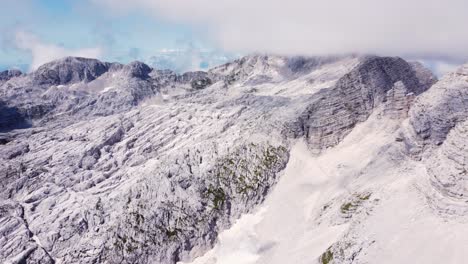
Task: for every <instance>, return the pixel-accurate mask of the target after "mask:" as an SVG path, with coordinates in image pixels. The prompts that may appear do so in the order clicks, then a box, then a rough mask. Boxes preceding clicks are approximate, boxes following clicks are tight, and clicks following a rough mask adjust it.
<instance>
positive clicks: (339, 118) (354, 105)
mask: <svg viewBox="0 0 468 264" xmlns="http://www.w3.org/2000/svg"><path fill="white" fill-rule="evenodd" d="M420 76H421V75H418V74H417V71H416V70H415V69H414V68H413V67H412V66H411V65H410V64H409V63H407V62H406V61H404V60H403V59H400V58H380V57H369V58H364V59H363V60H362V61H361V62H360V64H359V65H358V66H357V67H356V68H354V69H353V70H352V71H350V72H349V73H347V74H346V75H344V76H343V77H342V78H340V79H339V80H338V81H337V83H336V85H335V87H332V88H329V89H325V90H322V91H320V92H319V93H318V95H314V97H313V98H312V102H311V104H310V106H308V108H307V109H306V110H305V111H304V113H303V114H302V115H301V117H300V118H299V120H298V121H296V123H295V124H293V125H292V128H290V130H291V132H292V134H293V136H295V137H302V136H304V137H305V138H306V139H307V141H308V143H309V146H310V147H311V148H313V149H317V150H320V149H324V148H328V147H332V146H335V145H336V144H338V143H339V142H340V141H341V140H342V139H343V138H344V137H345V136H346V135H347V134H348V133H349V132H350V131H351V130H352V129H353V127H354V126H355V125H356V124H357V123H359V122H363V121H365V120H366V119H367V118H368V117H369V115H370V114H371V113H372V112H373V110H374V109H375V108H377V107H379V106H380V105H383V104H385V108H386V113H388V114H389V115H390V116H392V117H393V118H398V117H405V116H406V114H407V111H408V110H409V107H410V105H411V102H412V100H413V99H414V96H415V95H419V94H421V93H422V92H424V91H425V90H427V89H428V88H429V87H430V85H431V84H432V83H433V81H431V80H433V77H432V76H423V77H424V79H419V77H420ZM428 77H429V78H428Z"/></svg>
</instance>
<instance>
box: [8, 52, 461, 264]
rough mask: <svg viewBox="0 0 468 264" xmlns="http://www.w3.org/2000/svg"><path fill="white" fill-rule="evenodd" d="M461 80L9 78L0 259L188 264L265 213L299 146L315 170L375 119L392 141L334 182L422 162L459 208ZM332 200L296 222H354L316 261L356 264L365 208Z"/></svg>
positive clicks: (88, 66)
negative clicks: (238, 225)
mask: <svg viewBox="0 0 468 264" xmlns="http://www.w3.org/2000/svg"><path fill="white" fill-rule="evenodd" d="M462 73H463V69H461V70H460V71H459V72H457V73H455V74H454V75H450V76H449V77H447V78H448V79H443V80H442V81H440V82H439V83H437V84H436V85H434V86H433V87H432V88H429V87H430V86H431V85H432V84H433V83H434V82H435V81H436V80H435V77H433V76H432V75H431V74H430V73H428V71H427V70H425V69H424V68H423V67H422V66H421V65H418V64H412V63H408V62H406V61H404V60H403V59H400V58H390V57H325V58H305V57H294V58H288V57H280V56H266V55H265V56H248V57H245V58H243V59H240V60H237V61H234V62H232V63H229V64H226V65H223V66H219V67H216V68H214V69H212V70H210V71H208V72H190V73H184V74H175V73H173V72H171V71H162V70H157V69H152V68H150V67H149V66H147V65H145V64H143V63H140V62H133V63H130V64H128V65H120V64H113V63H105V62H100V61H97V60H92V59H83V58H65V59H62V60H59V61H55V62H51V63H48V64H46V65H44V66H42V67H40V68H39V69H38V70H37V71H36V72H33V73H30V74H27V75H19V74H18V75H15V77H12V78H10V79H8V80H5V81H4V83H2V84H1V86H0V101H1V102H2V103H1V104H0V108H1V109H2V111H1V112H0V113H1V114H0V128H1V129H2V131H3V132H2V133H1V135H0V159H1V162H0V187H1V188H0V197H2V201H3V202H1V203H0V221H1V223H2V226H3V228H2V232H1V234H0V236H1V238H0V248H1V250H0V260H2V261H3V262H8V261H9V262H25V261H26V262H28V263H54V262H55V263H57V262H62V263H101V262H102V263H177V262H179V261H190V260H192V259H194V258H195V257H197V256H200V255H203V254H204V253H205V252H206V251H208V250H209V249H210V248H212V247H213V246H214V245H215V244H216V243H217V241H218V240H217V237H218V234H219V233H220V232H222V231H223V230H225V229H228V228H229V227H231V226H232V225H233V224H234V223H235V221H236V220H237V219H238V218H240V217H242V216H243V215H245V214H248V213H252V212H254V211H255V209H256V208H258V207H259V206H261V205H262V204H263V203H264V202H265V200H267V201H268V199H269V197H270V195H271V193H272V192H274V191H275V188H276V187H275V186H276V185H277V183H278V181H281V179H282V177H283V176H284V175H285V173H286V172H287V171H289V170H287V169H286V172H285V168H287V167H288V166H291V165H290V164H291V163H290V158H291V155H292V154H294V155H296V154H297V153H296V152H294V153H292V152H291V149H293V147H292V146H293V145H294V142H296V141H298V140H301V139H303V140H305V142H306V143H307V147H308V150H309V151H313V152H315V153H316V154H317V158H318V159H320V157H325V158H326V157H328V156H327V155H329V154H327V153H330V152H331V153H332V154H333V155H338V154H339V153H348V152H349V151H350V150H349V149H346V146H347V144H348V143H346V142H347V141H352V140H353V138H356V137H358V136H357V135H359V133H360V132H359V131H365V133H364V132H362V133H363V134H366V133H367V134H372V133H377V134H378V132H379V129H378V128H376V127H377V126H376V125H375V126H376V127H374V126H370V125H369V124H374V123H373V122H377V121H375V120H380V121H378V122H381V123H378V124H387V123H388V124H392V129H391V132H388V134H385V135H386V136H388V137H387V138H386V140H385V142H384V143H385V144H383V143H382V144H381V142H380V143H379V142H377V143H378V144H375V145H376V146H374V147H372V148H369V149H372V152H369V153H370V154H369V157H367V156H366V159H365V160H366V161H369V164H367V163H366V164H367V165H369V167H366V166H364V165H363V166H362V167H359V168H356V169H352V170H351V169H348V167H347V166H350V168H351V167H352V166H353V165H352V164H353V163H356V160H352V162H351V161H349V164H348V163H346V160H347V159H348V158H349V156H346V155H344V156H343V164H336V166H335V167H336V168H335V167H333V170H332V171H333V172H335V170H336V174H337V175H338V174H339V175H341V174H346V175H347V176H349V177H350V178H349V179H350V180H349V181H352V180H353V179H354V178H352V177H354V175H367V174H366V171H367V170H370V169H369V168H370V167H372V166H377V165H376V164H380V163H379V162H381V159H383V157H385V158H389V159H390V157H392V159H401V160H404V161H405V162H418V163H417V164H419V165H420V166H427V168H428V175H431V176H430V178H429V179H430V181H427V182H430V183H431V184H432V185H431V186H434V188H427V189H424V190H426V193H428V194H429V193H431V192H440V193H442V194H444V195H446V196H447V197H458V198H457V199H462V198H461V197H462V195H465V194H466V190H465V189H466V188H465V187H464V186H463V184H459V183H460V182H463V181H464V180H465V178H466V177H464V175H465V174H464V173H463V171H464V168H463V166H464V164H465V163H464V161H463V158H464V157H465V156H466V155H465V154H464V153H465V152H466V149H464V147H463V144H461V142H463V140H464V137H465V136H466V131H465V130H466V129H465V127H464V123H466V122H464V121H465V116H466V105H467V104H466V100H464V99H463V96H459V95H460V94H461V95H463V92H464V90H463V89H462V87H464V86H463V85H462V84H464V82H465V80H464V79H463V78H465V76H464V75H463V74H462ZM366 126H369V127H370V128H369V129H368V130H363V128H362V127H366ZM20 128H21V129H20ZM369 140H372V139H369ZM343 142H344V143H343ZM425 146H431V148H430V150H428V149H429V148H427V147H425ZM340 151H343V152H340ZM346 151H348V152H346ZM429 151H430V152H429ZM337 153H338V154H337ZM379 153H386V154H382V155H381V154H379ZM429 156H431V157H432V156H433V157H438V158H437V159H436V160H435V161H430V159H429V158H426V157H429ZM407 157H408V159H407ZM415 157H417V158H422V161H417V159H415ZM295 158H296V156H295ZM465 158H466V157H465ZM401 160H400V161H401ZM332 163H333V162H328V161H327V162H324V163H323V164H322V163H317V164H322V165H327V166H329V165H330V164H332ZM288 164H289V165H288ZM370 164H372V165H370ZM392 164H393V163H392ZM384 165H385V164H384ZM419 165H418V166H419ZM385 166H387V165H385ZM385 166H383V167H382V169H384V168H386V167H385ZM399 166H400V165H398V162H395V168H396V167H398V168H400V167H399ZM444 168H446V169H444ZM304 173H305V172H304ZM315 173H317V175H318V174H320V173H321V172H320V171H319V170H318V169H317V171H315V170H314V175H315ZM288 177H291V176H288ZM343 177H344V176H343ZM363 177H364V176H363ZM369 177H370V176H369ZM305 178H307V177H305ZM332 178H333V177H332ZM392 179H393V178H392ZM345 182H346V181H345ZM340 184H345V183H342V182H340ZM340 184H338V185H340ZM308 186H309V185H307V184H305V185H304V186H302V187H301V188H299V190H298V191H297V192H298V193H303V192H304V191H303V189H304V188H306V189H307V188H309V187H308ZM349 188H350V189H351V190H353V191H354V189H353V188H354V185H350V187H349ZM372 188H376V187H375V186H372ZM280 190H281V188H280ZM334 190H335V189H334ZM373 190H374V189H373ZM335 191H336V197H335V196H334V195H335V193H329V194H327V195H328V196H327V195H324V197H325V196H327V197H329V199H330V200H329V201H325V203H324V204H317V205H316V206H319V207H320V206H324V205H327V206H328V207H327V208H330V210H331V211H327V210H325V209H323V210H321V211H320V212H318V214H317V215H316V216H314V217H315V218H316V219H319V220H317V221H316V220H314V221H312V220H310V219H309V220H307V221H312V222H311V225H312V226H315V225H319V224H318V222H320V223H326V224H331V225H341V224H346V225H348V224H349V226H351V227H352V228H351V229H350V231H349V233H347V236H345V237H343V238H337V239H338V240H337V241H331V242H333V247H330V252H329V253H327V254H326V257H327V258H328V257H329V256H330V255H329V254H332V258H333V256H335V261H336V262H337V263H351V262H352V258H351V256H352V255H353V254H356V251H358V250H360V251H362V250H366V249H367V248H365V246H366V245H367V244H366V243H364V242H363V241H362V239H361V238H360V237H359V238H355V239H354V238H352V235H356V234H358V233H353V232H355V231H356V229H355V228H357V227H359V223H361V222H353V221H354V220H352V219H357V220H359V219H361V218H359V217H361V216H356V217H354V218H353V217H352V216H353V215H354V214H355V213H356V214H357V215H359V214H360V213H362V219H364V216H363V215H365V212H368V211H366V210H367V209H366V210H364V209H362V211H360V210H361V209H358V208H360V206H361V205H362V206H364V207H365V208H367V207H368V208H371V207H372V203H368V202H366V201H367V200H368V199H369V197H367V195H368V193H367V192H365V193H362V194H361V192H359V193H356V194H353V195H352V197H347V196H346V197H345V196H343V194H342V192H341V191H337V190H335ZM356 191H357V189H356ZM359 191H361V189H359ZM286 193H287V192H286ZM376 196H378V195H376ZM273 197H275V196H273ZM332 197H334V198H332ZM366 197H367V198H366ZM382 197H384V196H383V195H382ZM345 200H346V201H348V203H349V204H351V205H349V206H345V207H344V209H342V210H343V212H341V211H340V209H339V208H340V206H341V204H340V203H341V202H344V201H345ZM444 201H445V200H444V199H442V200H437V202H436V201H435V200H434V202H432V203H431V204H433V205H437V206H439V207H443V206H444V204H446V203H444ZM294 202H298V201H292V203H294ZM376 203H377V202H376ZM272 206H273V205H272ZM273 207H274V206H273ZM298 208H302V207H301V206H298ZM311 208H312V207H311ZM317 208H318V207H317ZM335 209H336V210H337V212H335V211H333V210H335ZM350 219H351V220H350ZM362 219H361V220H362ZM357 220H356V221H357ZM328 221H330V222H328ZM363 221H364V220H363ZM301 226H302V225H301ZM280 228H281V227H280ZM300 233H301V232H298V234H300ZM349 241H351V242H352V246H350V247H349V248H348V249H347V251H346V250H345V251H343V253H342V254H341V250H340V249H342V248H343V245H345V244H346V243H347V242H349ZM330 245H331V244H329V245H328V246H330ZM272 247H274V246H272ZM348 251H349V252H348ZM265 252H267V250H265ZM259 254H260V253H259ZM333 254H334V255H333ZM340 254H341V255H340ZM350 261H351V262H350ZM265 263H266V262H265Z"/></svg>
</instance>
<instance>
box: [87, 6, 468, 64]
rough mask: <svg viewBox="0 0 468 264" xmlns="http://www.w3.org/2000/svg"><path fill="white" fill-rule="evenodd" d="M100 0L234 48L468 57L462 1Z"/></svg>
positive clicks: (299, 52) (427, 56)
mask: <svg viewBox="0 0 468 264" xmlns="http://www.w3.org/2000/svg"><path fill="white" fill-rule="evenodd" d="M93 1H94V2H96V3H98V4H101V5H103V6H106V7H109V8H111V9H113V10H117V11H118V12H126V11H127V12H128V10H131V11H135V10H139V11H142V12H150V13H152V14H153V15H154V16H156V17H158V18H161V17H164V18H165V19H167V20H169V21H173V22H180V23H190V24H192V25H195V27H198V28H203V32H205V33H206V34H207V35H208V36H209V37H211V38H213V40H215V41H216V43H217V44H218V45H219V46H220V47H222V48H224V49H226V50H235V51H242V52H255V51H262V52H273V53H280V54H310V55H324V54H343V53H345V54H346V53H372V54H385V55H397V56H405V57H418V58H432V59H434V58H443V59H445V60H466V59H467V58H468V50H466V48H465V47H466V46H467V45H468V35H467V34H465V32H466V29H465V25H466V24H467V23H468V17H467V16H466V15H465V10H467V8H468V3H467V2H466V1H461V0H448V1H440V0H425V1H422V0H415V1H403V0H395V1H375V0H360V1H338V0H330V1H318V0H313V1H306V0H291V1H288V2H287V3H286V2H284V1H279V0H255V1H237V0H236V1H234V0H224V1H209V0H195V1H182V0H156V1H150V0H136V1H132V3H129V2H128V1H123V0H112V1H111V0H93ZM143 10H144V11H143Z"/></svg>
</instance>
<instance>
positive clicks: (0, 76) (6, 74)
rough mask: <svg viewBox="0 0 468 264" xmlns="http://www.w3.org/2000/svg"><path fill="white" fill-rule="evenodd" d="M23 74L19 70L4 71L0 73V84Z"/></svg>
mask: <svg viewBox="0 0 468 264" xmlns="http://www.w3.org/2000/svg"><path fill="white" fill-rule="evenodd" d="M22 74H23V73H22V72H21V71H20V70H15V69H12V70H6V71H2V72H0V84H1V83H3V82H6V81H8V80H10V79H11V78H14V77H18V76H21V75H22Z"/></svg>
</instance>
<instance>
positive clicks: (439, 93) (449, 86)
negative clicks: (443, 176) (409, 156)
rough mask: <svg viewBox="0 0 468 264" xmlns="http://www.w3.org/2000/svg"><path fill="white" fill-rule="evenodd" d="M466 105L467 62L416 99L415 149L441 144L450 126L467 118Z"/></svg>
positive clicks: (413, 121)
mask: <svg viewBox="0 0 468 264" xmlns="http://www.w3.org/2000/svg"><path fill="white" fill-rule="evenodd" d="M467 105H468V66H467V65H464V66H462V67H461V68H460V69H458V70H457V71H456V72H454V73H450V74H448V75H446V76H445V77H444V78H442V79H441V80H440V81H439V82H437V83H436V84H435V85H434V86H433V87H432V88H431V91H430V92H428V93H425V94H423V95H422V96H420V97H419V98H417V100H416V101H415V106H414V107H413V108H412V109H411V111H410V124H411V127H412V132H413V133H412V136H413V141H412V142H413V143H414V144H415V146H414V148H423V147H424V146H428V147H431V146H434V145H440V144H442V142H443V141H444V140H445V138H446V137H447V134H448V133H449V132H450V131H451V129H452V128H453V127H454V126H455V125H456V124H457V123H460V122H463V121H464V120H466V119H467V117H468V115H467ZM415 151H416V150H415Z"/></svg>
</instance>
